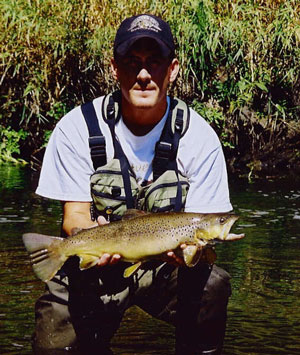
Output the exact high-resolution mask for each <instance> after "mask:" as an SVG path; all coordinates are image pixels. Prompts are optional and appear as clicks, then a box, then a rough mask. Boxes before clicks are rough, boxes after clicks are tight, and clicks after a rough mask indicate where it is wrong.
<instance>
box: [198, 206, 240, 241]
mask: <svg viewBox="0 0 300 355" xmlns="http://www.w3.org/2000/svg"><path fill="white" fill-rule="evenodd" d="M238 218H239V217H238V216H236V215H233V214H229V213H211V214H207V215H205V216H204V218H203V219H202V221H201V223H200V225H199V229H197V230H196V239H197V240H198V242H199V244H204V245H205V244H207V243H213V242H214V241H229V240H230V241H233V240H238V239H241V238H243V237H244V236H245V235H244V234H233V233H230V229H231V227H232V226H233V224H234V223H235V221H237V220H238Z"/></svg>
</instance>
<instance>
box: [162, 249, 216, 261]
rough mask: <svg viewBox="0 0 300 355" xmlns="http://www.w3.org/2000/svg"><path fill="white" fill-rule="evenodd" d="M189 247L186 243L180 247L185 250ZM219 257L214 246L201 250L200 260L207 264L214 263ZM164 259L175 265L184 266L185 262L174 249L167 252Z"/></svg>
mask: <svg viewBox="0 0 300 355" xmlns="http://www.w3.org/2000/svg"><path fill="white" fill-rule="evenodd" d="M186 247H187V245H186V244H181V245H180V248H181V250H182V251H183V250H184V249H185V248H186ZM216 259H217V255H216V252H215V250H214V249H213V248H203V249H202V250H201V255H200V259H199V262H202V263H207V264H211V265H212V264H214V262H215V261H216ZM164 261H166V262H168V263H170V264H172V265H175V266H184V265H185V262H184V260H183V258H182V257H181V256H178V255H176V254H175V253H174V252H173V251H169V252H167V253H166V255H165V258H164Z"/></svg>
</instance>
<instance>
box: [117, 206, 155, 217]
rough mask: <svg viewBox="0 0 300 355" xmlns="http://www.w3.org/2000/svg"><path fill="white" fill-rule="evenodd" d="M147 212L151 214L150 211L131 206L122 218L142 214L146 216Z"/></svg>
mask: <svg viewBox="0 0 300 355" xmlns="http://www.w3.org/2000/svg"><path fill="white" fill-rule="evenodd" d="M147 214H150V212H146V211H142V210H137V209H134V208H130V209H129V210H127V211H126V212H125V213H124V214H123V217H122V219H123V220H124V219H131V218H136V217H141V216H146V215H147Z"/></svg>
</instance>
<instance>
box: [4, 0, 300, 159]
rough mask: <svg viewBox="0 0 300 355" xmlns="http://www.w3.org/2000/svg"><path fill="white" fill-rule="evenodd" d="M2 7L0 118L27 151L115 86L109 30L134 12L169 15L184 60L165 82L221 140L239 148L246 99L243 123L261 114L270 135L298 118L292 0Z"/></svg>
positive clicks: (20, 0) (12, 1)
mask: <svg viewBox="0 0 300 355" xmlns="http://www.w3.org/2000/svg"><path fill="white" fill-rule="evenodd" d="M0 10H1V18H2V21H1V23H0V33H1V42H0V43H1V44H0V84H1V88H0V107H1V110H0V120H1V121H0V126H2V127H5V128H7V127H8V126H10V127H11V128H12V130H15V131H18V130H19V127H20V125H21V126H22V128H23V129H24V130H25V131H26V132H27V137H26V139H25V143H22V144H21V155H23V156H24V157H25V158H28V156H29V155H30V153H31V152H32V151H33V150H34V149H36V148H38V147H39V146H41V145H42V144H43V143H44V140H45V134H46V136H48V135H49V134H48V132H49V130H51V129H52V128H53V126H54V125H55V123H56V121H57V120H58V119H59V118H60V117H61V116H62V115H63V114H64V113H65V112H67V111H68V110H69V109H70V108H71V107H73V106H74V105H77V104H79V103H81V102H83V101H87V100H90V99H92V98H93V97H95V96H97V95H101V94H103V93H105V92H108V91H110V90H113V89H114V88H115V83H114V82H113V80H112V78H111V75H110V69H109V60H110V57H111V56H112V42H113V38H114V35H115V31H116V28H117V26H118V25H119V24H120V22H121V21H122V20H123V19H124V18H125V17H127V16H131V15H134V14H136V13H153V14H156V15H159V16H162V17H163V18H164V19H166V20H167V21H168V22H169V23H170V25H171V27H172V30H173V33H174V35H175V40H176V43H177V47H178V50H177V54H178V57H179V59H180V61H181V63H182V67H181V71H180V75H179V78H178V80H177V83H176V85H175V86H174V87H173V88H172V91H173V92H174V93H175V94H177V95H179V96H181V97H182V98H184V99H185V100H187V101H188V102H189V103H192V104H193V106H194V107H195V108H196V109H197V110H199V111H200V112H201V113H202V114H203V115H205V116H206V117H208V119H209V120H210V122H211V123H212V124H213V125H214V126H215V127H216V128H217V130H218V131H219V134H220V135H221V134H222V140H223V141H224V142H225V143H226V144H227V146H230V147H236V149H238V148H239V145H240V142H239V141H238V140H237V139H236V135H237V136H238V133H237V130H238V128H239V127H240V124H239V123H238V120H239V119H240V116H241V112H245V107H246V108H247V109H248V110H250V111H251V113H252V116H251V117H252V118H251V119H250V118H248V120H247V122H244V123H243V124H245V126H247V127H248V128H247V129H248V130H249V132H248V133H251V130H253V124H254V123H255V124H261V122H263V125H265V124H266V122H267V124H268V131H269V136H271V131H272V130H273V132H275V131H276V129H277V127H278V125H279V123H280V124H282V122H289V121H291V120H292V121H295V120H298V116H297V115H298V114H299V109H297V107H296V106H297V104H298V105H299V101H297V97H295V95H294V96H293V90H294V89H295V88H298V87H300V78H299V72H300V46H299V44H300V43H299V42H300V17H299V13H300V2H299V0H287V1H283V0H282V1H281V0H245V1H240V0H232V1H225V0H217V1H212V0H203V1H199V0H172V1H171V0H167V1H163V2H161V1H158V0H146V1H145V0H143V1H141V0H127V1H122V0H118V1H117V0H112V1H109V2H108V1H105V0H89V1H86V0H65V1H55V0H0ZM224 132H225V133H224ZM245 134H246V132H245ZM250 136H251V135H250ZM251 140H252V141H251V142H249V144H250V145H251V146H255V147H259V140H260V139H258V138H257V137H256V136H255V135H252V136H251ZM255 149H256V148H255Z"/></svg>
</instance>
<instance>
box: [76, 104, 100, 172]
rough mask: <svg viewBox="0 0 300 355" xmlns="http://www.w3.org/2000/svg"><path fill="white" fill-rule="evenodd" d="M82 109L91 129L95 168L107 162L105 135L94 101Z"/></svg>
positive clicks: (92, 155)
mask: <svg viewBox="0 0 300 355" xmlns="http://www.w3.org/2000/svg"><path fill="white" fill-rule="evenodd" d="M81 111H82V114H83V117H84V119H85V121H86V124H87V127H88V131H89V146H90V153H91V158H92V162H93V166H94V169H95V170H96V169H97V168H98V167H99V166H103V165H105V164H106V149H105V137H104V136H103V135H102V132H101V129H100V126H99V122H98V118H97V115H96V111H95V108H94V105H93V103H92V102H88V103H86V104H83V105H81Z"/></svg>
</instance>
